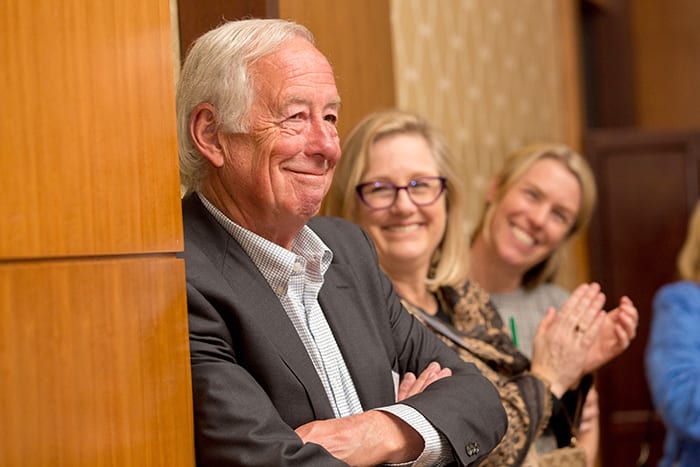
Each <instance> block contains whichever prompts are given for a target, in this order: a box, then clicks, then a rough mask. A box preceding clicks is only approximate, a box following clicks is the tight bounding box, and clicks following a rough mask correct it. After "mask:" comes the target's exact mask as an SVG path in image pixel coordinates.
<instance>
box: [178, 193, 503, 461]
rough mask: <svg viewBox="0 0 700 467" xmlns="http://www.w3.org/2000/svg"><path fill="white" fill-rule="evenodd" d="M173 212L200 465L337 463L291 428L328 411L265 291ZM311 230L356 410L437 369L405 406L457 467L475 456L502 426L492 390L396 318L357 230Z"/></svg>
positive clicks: (211, 237)
mask: <svg viewBox="0 0 700 467" xmlns="http://www.w3.org/2000/svg"><path fill="white" fill-rule="evenodd" d="M182 207H183V216H184V225H185V251H184V254H183V255H182V256H183V257H184V259H185V264H186V270H187V301H188V312H189V332H190V351H191V368H192V387H193V399H194V418H195V436H196V440H195V442H196V452H197V464H198V465H199V466H219V465H221V466H224V465H226V466H233V465H241V466H254V465H259V466H265V467H270V466H300V465H304V466H323V467H326V466H332V465H345V464H344V463H342V462H341V461H339V460H338V459H336V458H334V457H332V456H331V455H330V454H329V453H328V452H327V451H326V450H325V449H323V448H322V447H321V446H319V445H316V444H313V443H308V444H303V443H302V442H301V439H300V438H299V437H298V436H297V435H296V434H295V433H294V431H293V430H294V428H296V427H298V426H300V425H302V424H304V423H306V422H309V421H312V420H320V419H327V418H332V417H333V411H332V409H331V406H330V403H329V402H328V398H327V396H326V393H325V392H324V389H323V386H322V384H321V381H320V379H319V378H318V376H317V374H316V371H315V370H314V367H313V364H312V363H311V360H310V358H309V357H308V354H307V353H306V349H305V348H304V345H303V343H302V342H301V340H300V338H299V337H298V335H297V333H296V330H295V329H294V326H293V325H292V323H291V321H290V320H289V318H288V317H287V315H286V313H285V311H284V309H283V308H282V305H281V304H280V302H279V300H278V299H277V297H276V296H275V294H274V292H273V291H272V290H271V288H270V287H269V285H268V284H267V282H266V281H265V279H264V278H263V276H262V275H261V273H260V272H259V271H258V269H257V268H256V267H255V265H254V264H253V263H252V262H251V260H250V258H249V257H248V256H247V255H246V253H245V252H244V251H243V250H242V249H241V247H240V246H239V244H238V243H237V242H236V241H235V240H234V239H233V238H232V237H231V236H230V235H229V234H228V233H227V232H226V231H225V230H224V229H223V228H222V227H221V226H220V225H219V224H218V222H217V221H216V220H215V219H214V218H213V217H212V216H211V214H210V213H209V212H208V211H207V210H206V208H205V207H204V206H203V205H202V203H201V201H200V200H199V198H198V197H197V196H196V195H192V196H188V197H186V198H185V199H184V200H183V204H182ZM309 226H310V227H311V228H312V229H313V230H314V231H315V232H316V233H317V234H318V235H319V236H320V237H321V238H322V239H323V241H324V242H325V243H326V245H328V247H329V248H330V249H331V250H332V251H333V262H332V264H331V266H330V267H329V269H328V271H327V273H326V275H325V282H324V285H323V287H322V288H321V291H320V294H319V302H320V305H321V308H322V309H323V311H324V313H325V315H326V317H327V319H328V322H329V324H330V327H331V329H332V330H333V333H334V335H335V338H336V340H337V342H338V345H339V347H340V350H341V352H342V354H343V357H344V358H345V361H346V363H347V366H348V369H349V371H350V374H351V375H352V378H353V381H354V383H355V386H356V388H357V392H358V395H359V397H360V400H361V402H362V406H363V408H364V409H365V410H368V409H372V408H376V407H381V406H385V405H391V404H393V403H394V402H395V392H394V391H395V389H394V388H395V386H394V381H393V379H392V370H393V371H395V372H397V373H398V374H399V375H403V374H405V373H406V372H409V371H411V372H414V373H416V374H418V373H420V372H421V371H422V370H423V369H424V368H425V367H426V366H427V365H428V363H429V362H431V361H433V360H437V361H439V362H440V363H441V364H442V365H443V366H448V367H450V368H451V369H452V371H453V376H452V377H450V378H445V379H442V380H440V381H437V382H435V383H433V384H432V385H431V386H429V387H428V388H427V389H426V390H425V391H424V392H423V393H421V394H418V395H416V396H413V397H411V398H408V399H406V400H404V401H403V403H404V404H407V405H410V406H412V407H414V408H415V409H416V410H418V411H419V412H420V413H422V414H423V415H424V416H425V417H426V418H427V419H428V420H429V421H430V422H431V423H432V424H433V425H434V426H435V427H436V428H437V429H438V430H439V431H440V432H441V433H443V434H444V435H445V436H446V437H447V439H448V440H449V442H450V444H451V446H452V448H453V450H454V453H455V457H456V458H457V460H458V464H459V465H467V464H470V463H473V462H475V461H477V460H478V459H480V458H482V457H484V456H485V455H486V454H487V453H488V452H489V451H490V450H491V449H493V448H494V447H495V446H496V444H497V443H498V442H499V441H500V439H501V437H502V436H503V434H504V433H505V429H506V424H507V421H506V417H505V412H504V410H503V407H502V406H501V403H500V400H499V397H498V393H497V392H496V390H495V389H494V387H493V386H492V385H491V383H490V382H489V381H488V380H486V379H485V378H484V377H483V376H482V375H481V373H480V372H479V371H478V370H477V369H476V367H474V366H473V365H471V364H468V363H464V362H462V361H461V360H460V359H459V358H458V357H457V354H456V353H455V352H454V351H452V350H451V349H449V348H448V347H446V346H444V345H443V344H442V342H440V341H439V340H438V339H437V338H436V337H435V336H434V335H433V333H432V332H431V331H429V330H428V329H427V328H425V327H424V326H423V325H422V324H420V323H419V322H418V321H416V320H414V318H413V317H412V316H411V315H410V314H409V313H407V312H406V311H405V310H404V309H403V307H402V306H401V303H400V301H399V299H398V297H397V295H396V294H395V293H394V291H393V288H392V285H391V282H390V280H389V279H388V278H387V277H386V276H385V275H384V274H383V273H382V272H381V271H380V269H379V267H378V264H377V257H376V253H375V251H374V248H373V246H372V243H371V241H370V239H369V238H368V237H367V235H366V234H365V233H364V232H363V231H362V230H361V229H359V228H358V227H356V226H355V225H353V224H351V223H348V222H346V221H343V220H340V219H335V218H322V217H320V218H315V219H312V220H311V221H310V222H309Z"/></svg>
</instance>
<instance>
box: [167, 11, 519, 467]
mask: <svg viewBox="0 0 700 467" xmlns="http://www.w3.org/2000/svg"><path fill="white" fill-rule="evenodd" d="M339 107H340V98H339V97H338V91H337V89H336V86H335V79H334V76H333V71H332V68H331V66H330V64H329V63H328V60H327V59H326V58H325V57H324V55H323V54H322V53H320V52H319V51H318V49H316V47H315V46H314V45H313V38H312V36H311V34H310V33H309V32H308V30H306V29H305V28H303V27H301V26H299V25H297V24H294V23H290V22H287V21H282V20H245V21H236V22H229V23H226V24H223V25H222V26H220V27H218V28H216V29H214V30H212V31H210V32H208V33H207V34H205V35H204V36H202V37H201V38H200V39H199V40H198V41H197V42H196V43H195V45H194V46H193V47H192V49H191V51H190V52H189V54H188V57H187V60H186V61H185V64H184V67H183V70H182V74H181V79H180V82H179V83H178V95H177V112H178V142H179V150H180V167H181V177H182V183H183V184H184V186H185V187H186V188H187V192H188V193H187V194H186V195H185V197H184V199H183V204H182V208H183V216H184V224H185V251H184V254H183V257H184V259H185V263H186V268H187V294H188V307H189V326H190V349H191V364H192V385H193V392H194V394H193V397H194V417H195V433H196V451H197V461H198V465H207V466H209V465H222V466H223V465H245V466H253V465H259V466H266V467H269V466H287V465H289V466H300V465H305V466H306V465H309V466H311V465H313V466H324V467H325V466H332V465H346V464H351V465H362V466H364V465H367V466H369V465H376V464H382V463H393V464H398V463H403V464H406V465H416V466H422V465H446V464H451V463H456V464H458V465H467V464H471V463H474V462H476V461H478V460H479V459H481V458H482V457H483V456H485V455H486V454H487V453H488V452H489V451H490V450H491V449H492V448H494V447H495V446H496V444H497V443H498V442H499V440H500V439H501V437H502V436H503V434H504V432H505V428H506V419H505V414H504V411H503V408H502V406H501V405H500V402H499V398H498V394H497V393H496V391H495V389H494V388H493V387H492V386H491V384H490V383H489V382H488V381H487V380H486V379H485V378H484V377H483V376H482V375H481V374H480V373H479V372H478V370H476V368H475V367H474V366H472V365H469V364H465V363H462V362H461V361H460V360H459V359H458V357H457V356H456V354H455V353H454V352H452V351H451V350H450V349H449V348H447V347H446V346H444V345H443V344H442V343H441V342H440V341H439V340H438V339H437V338H435V337H434V335H433V334H432V333H431V332H430V331H429V330H427V329H426V328H425V327H423V326H422V325H420V324H419V323H417V322H416V321H414V320H413V318H411V316H410V315H409V314H408V313H407V312H405V310H404V309H403V308H402V307H401V304H400V302H399V299H398V298H397V296H396V295H395V294H394V292H393V290H392V287H391V283H390V281H389V280H388V279H387V278H386V277H385V276H384V275H383V274H382V272H381V271H380V270H379V268H378V266H377V258H376V254H375V252H374V249H373V247H372V244H371V242H370V240H369V239H368V237H367V236H366V235H365V234H364V233H363V232H362V231H361V230H359V229H357V228H356V227H354V226H353V225H352V224H350V223H346V222H344V221H341V220H339V219H333V218H314V219H312V217H313V216H314V215H315V214H316V213H317V212H318V209H319V207H320V204H321V201H322V199H323V197H324V195H325V194H326V191H327V190H328V187H329V185H330V183H331V177H332V175H333V170H334V168H335V165H336V163H337V161H338V159H339V157H340V148H339V141H338V133H337V131H336V121H337V119H338V112H339ZM415 375H418V376H417V377H416V376H415Z"/></svg>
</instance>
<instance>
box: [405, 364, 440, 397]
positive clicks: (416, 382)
mask: <svg viewBox="0 0 700 467" xmlns="http://www.w3.org/2000/svg"><path fill="white" fill-rule="evenodd" d="M448 376H452V370H450V369H449V368H441V367H440V364H439V363H438V362H432V363H431V364H430V365H428V366H427V368H426V369H425V370H423V372H422V373H421V374H420V376H419V377H418V378H416V375H414V374H413V373H411V372H408V373H406V374H405V375H404V377H403V379H402V380H401V384H399V391H398V394H397V395H396V402H400V401H402V400H404V399H406V398H409V397H411V396H414V395H416V394H420V393H421V392H423V390H424V389H425V388H427V387H428V386H430V385H431V384H432V383H434V382H435V381H437V380H439V379H442V378H447V377H448Z"/></svg>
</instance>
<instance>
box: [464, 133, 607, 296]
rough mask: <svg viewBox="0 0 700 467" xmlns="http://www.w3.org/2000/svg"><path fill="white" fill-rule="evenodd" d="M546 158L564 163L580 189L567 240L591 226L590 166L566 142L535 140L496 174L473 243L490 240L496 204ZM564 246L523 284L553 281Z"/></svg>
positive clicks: (532, 285) (593, 196) (593, 194)
mask: <svg viewBox="0 0 700 467" xmlns="http://www.w3.org/2000/svg"><path fill="white" fill-rule="evenodd" d="M545 158H549V159H554V160H557V161H559V162H561V163H562V164H563V165H564V167H566V168H567V169H568V170H569V172H571V174H573V175H574V176H575V177H576V179H577V180H578V182H579V186H580V188H581V204H580V206H579V209H578V213H577V214H576V218H575V219H574V222H573V223H572V225H571V228H570V229H569V231H568V232H567V234H566V239H570V238H571V237H573V236H574V235H575V234H577V233H578V232H580V231H581V230H582V229H583V228H584V227H586V226H587V225H588V223H589V222H590V220H591V216H592V215H593V209H594V208H595V203H596V196H597V190H596V184H595V177H594V176H593V171H592V170H591V167H590V165H588V162H587V161H586V160H585V159H584V158H583V156H581V155H580V154H579V153H577V152H576V151H574V150H573V149H571V148H569V147H568V146H566V145H563V144H552V143H535V144H531V145H528V146H525V147H524V148H522V149H520V150H518V151H516V152H514V153H512V154H511V155H510V156H508V157H507V158H506V160H505V162H504V164H503V166H502V167H501V170H500V171H499V172H498V173H497V174H496V175H495V177H494V183H495V186H494V190H495V192H494V198H495V199H494V201H493V202H489V201H486V202H485V203H484V205H483V207H482V210H481V214H480V215H479V221H478V223H477V225H476V227H475V229H474V231H473V233H472V237H471V241H472V243H474V241H475V240H476V238H477V237H478V236H479V235H484V237H485V238H486V239H489V236H490V231H489V225H490V223H491V219H492V218H493V214H494V212H495V205H496V204H497V203H498V202H500V200H501V199H503V197H504V196H505V195H506V193H507V192H508V190H510V189H511V188H512V187H513V185H515V183H516V182H518V180H520V178H521V177H522V176H523V174H524V173H525V172H526V171H527V170H528V169H529V168H530V167H532V165H533V164H535V162H537V161H539V160H541V159H545ZM562 245H563V243H562ZM562 245H559V247H557V248H556V249H555V250H554V251H553V252H552V254H550V255H549V256H548V257H547V258H545V259H544V260H542V261H541V262H540V263H539V264H536V265H535V266H533V267H532V268H531V269H530V270H529V271H527V272H526V273H525V275H524V276H523V282H522V285H523V287H525V288H526V289H532V288H535V287H537V286H538V285H540V284H542V283H544V282H551V281H552V280H554V276H555V275H556V273H557V270H558V269H559V266H560V263H561V256H562V248H561V247H562Z"/></svg>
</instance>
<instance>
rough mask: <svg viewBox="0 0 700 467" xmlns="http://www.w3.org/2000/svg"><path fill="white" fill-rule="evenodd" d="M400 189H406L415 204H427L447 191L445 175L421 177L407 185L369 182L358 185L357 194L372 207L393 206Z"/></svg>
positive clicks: (383, 207)
mask: <svg viewBox="0 0 700 467" xmlns="http://www.w3.org/2000/svg"><path fill="white" fill-rule="evenodd" d="M399 190H406V192H407V193H408V196H409V198H411V201H412V202H413V204H415V205H417V206H427V205H429V204H432V203H434V202H435V201H437V200H438V198H439V197H440V195H441V194H442V193H443V192H444V191H445V179H444V178H443V177H420V178H416V179H415V180H411V181H410V182H408V185H406V186H396V185H394V184H393V183H390V182H380V181H377V182H368V183H363V184H361V185H358V186H357V194H358V195H359V196H360V199H361V200H362V202H364V203H365V204H366V205H367V206H369V207H370V208H372V209H385V208H388V207H391V206H392V205H393V204H394V203H395V202H396V198H397V196H398V192H399Z"/></svg>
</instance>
